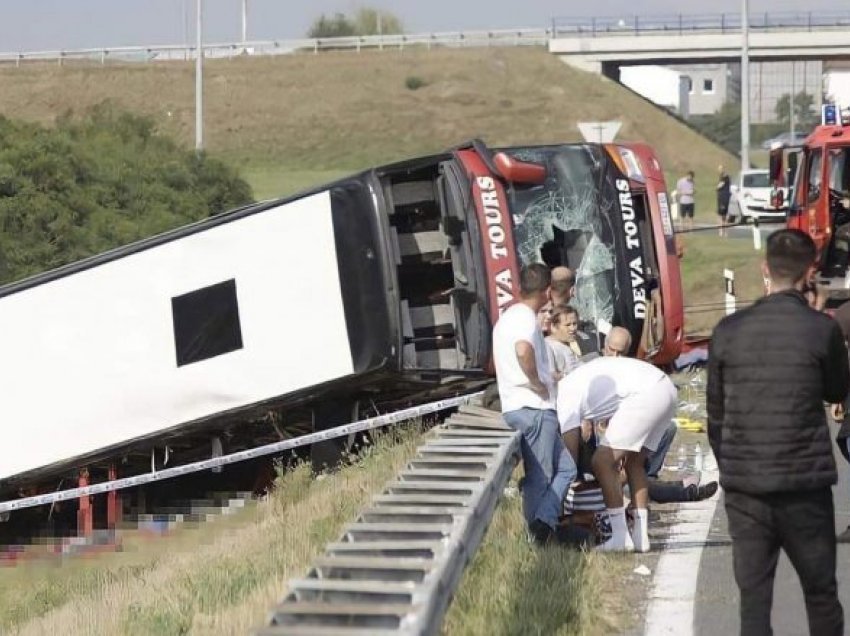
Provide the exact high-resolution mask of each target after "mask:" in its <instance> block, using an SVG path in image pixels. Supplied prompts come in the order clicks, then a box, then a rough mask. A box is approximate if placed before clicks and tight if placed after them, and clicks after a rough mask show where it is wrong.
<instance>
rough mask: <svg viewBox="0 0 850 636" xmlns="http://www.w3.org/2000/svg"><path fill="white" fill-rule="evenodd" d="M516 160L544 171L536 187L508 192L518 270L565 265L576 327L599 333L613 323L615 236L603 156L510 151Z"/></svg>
mask: <svg viewBox="0 0 850 636" xmlns="http://www.w3.org/2000/svg"><path fill="white" fill-rule="evenodd" d="M508 152H509V154H511V155H512V156H514V157H515V158H516V159H518V160H522V161H533V162H536V163H540V164H543V165H545V166H546V169H547V170H546V171H547V179H546V182H545V183H544V184H542V185H532V186H525V185H515V186H512V187H511V188H509V190H508V200H509V205H510V210H511V214H512V217H513V223H514V238H515V241H516V246H517V251H518V254H519V259H520V265H527V264H529V263H544V264H546V265H547V266H549V267H555V266H557V265H566V266H567V267H569V268H570V269H572V270H573V271H574V272H575V276H576V284H575V288H574V293H575V297H574V299H573V300H572V301H571V303H570V304H572V305H574V306H575V308H576V309H577V310H578V311H579V315H580V317H581V320H582V322H591V323H593V325H594V326H595V327H596V328H597V329H599V330H601V331H607V329H606V328H605V326H606V323H607V325H610V324H618V321H617V318H618V316H617V314H618V311H617V297H618V285H617V276H616V271H615V263H616V257H615V232H614V229H613V228H614V226H613V223H614V222H617V219H618V216H619V208H618V206H617V204H616V200H617V197H616V194H614V196H602V194H601V193H602V192H603V191H604V192H611V193H613V192H614V190H613V184H611V185H610V187H611V189H608V185H607V180H608V179H609V178H610V177H609V175H608V174H607V173H608V172H609V171H608V170H607V169H606V168H607V166H608V165H609V160H608V158H607V155H605V153H604V150H603V149H602V148H601V147H599V146H590V145H570V146H547V147H534V148H521V149H512V150H510V151H508Z"/></svg>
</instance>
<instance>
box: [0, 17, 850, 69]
mask: <svg viewBox="0 0 850 636" xmlns="http://www.w3.org/2000/svg"><path fill="white" fill-rule="evenodd" d="M847 27H850V11H784V12H783V11H778V12H773V11H770V12H766V13H755V14H751V15H750V29H751V30H753V31H755V32H758V31H762V32H771V31H812V30H815V29H818V30H823V29H830V28H836V29H838V28H847ZM740 28H741V14H740V13H711V14H682V13H679V14H668V15H655V16H654V15H648V16H638V15H634V16H625V17H620V16H618V17H587V18H574V17H570V18H554V19H553V20H552V22H551V25H550V26H549V27H548V28H519V29H495V30H478V31H445V32H436V33H403V34H392V35H366V36H351V37H338V38H302V39H280V40H257V41H249V42H217V43H210V44H205V45H204V46H203V49H204V57H208V58H231V57H237V56H241V55H285V54H291V53H316V54H317V53H321V52H325V51H350V52H360V51H363V50H404V49H407V48H417V49H438V48H464V47H497V46H545V45H547V44H548V42H549V40H550V39H552V38H558V37H575V36H577V35H578V36H587V37H594V36H604V35H629V34H633V35H642V34H646V35H649V34H669V35H687V34H691V33H712V32H714V33H727V32H735V31H739V30H740ZM195 55H196V49H195V47H194V46H192V45H190V44H152V45H146V46H122V47H96V48H84V49H58V50H51V51H11V52H5V53H4V52H0V64H15V65H21V64H22V63H25V62H32V61H41V62H54V63H57V64H63V63H65V62H66V61H72V60H74V61H86V62H95V63H100V64H107V63H108V62H154V61H176V60H191V59H194V58H195Z"/></svg>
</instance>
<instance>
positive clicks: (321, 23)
mask: <svg viewBox="0 0 850 636" xmlns="http://www.w3.org/2000/svg"><path fill="white" fill-rule="evenodd" d="M396 33H404V28H403V26H402V23H401V20H399V19H398V18H397V17H396V16H395V15H394V14H393V13H391V12H389V11H383V10H380V9H374V8H372V7H363V8H361V9H358V10H357V13H355V14H354V17H353V18H349V17H348V16H346V15H345V14H344V13H335V14H334V15H333V16H332V17H327V16H326V15H325V14H324V13H323V14H322V15H320V16H319V17H318V18H317V19H316V20H315V22H313V24H312V26H311V27H310V30H309V31H308V32H307V37H310V38H338V37H347V36H352V35H378V34H383V35H388V34H396Z"/></svg>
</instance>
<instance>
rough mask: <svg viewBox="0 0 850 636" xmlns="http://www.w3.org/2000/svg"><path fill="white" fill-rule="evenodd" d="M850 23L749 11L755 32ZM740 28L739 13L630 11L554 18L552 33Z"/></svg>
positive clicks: (838, 17) (836, 17) (839, 17)
mask: <svg viewBox="0 0 850 636" xmlns="http://www.w3.org/2000/svg"><path fill="white" fill-rule="evenodd" d="M847 27H850V11H767V12H763V13H750V19H749V28H750V30H751V31H754V32H767V33H769V32H776V31H813V30H823V29H830V28H847ZM740 30H741V14H740V13H707V14H683V13H675V14H666V15H646V16H644V15H631V16H617V17H589V18H575V17H569V18H554V19H553V20H552V27H551V31H552V34H553V37H556V38H557V37H575V36H577V35H580V36H587V37H596V36H610V35H642V34H643V35H664V34H667V35H689V34H692V33H734V32H738V31H740Z"/></svg>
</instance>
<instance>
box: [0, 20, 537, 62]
mask: <svg viewBox="0 0 850 636" xmlns="http://www.w3.org/2000/svg"><path fill="white" fill-rule="evenodd" d="M550 36H551V33H550V31H549V30H548V29H498V30H490V31H446V32H440V33H404V34H398V35H367V36H352V37H339V38H302V39H292V40H258V41H251V42H220V43H210V44H204V46H203V50H204V57H207V58H228V57H237V56H240V55H282V54H289V53H320V52H323V51H353V52H359V51H362V50H366V49H372V50H403V49H405V48H426V49H431V48H459V47H487V46H545V45H546V44H547V43H548V41H549V38H550ZM195 49H196V47H194V46H190V45H186V44H157V45H149V46H123V47H104V48H86V49H63V50H53V51H12V52H6V53H0V63H12V64H16V65H20V64H22V63H24V62H31V61H41V62H45V61H47V62H56V63H58V64H63V63H64V62H66V61H71V60H82V61H89V62H100V63H101V64H106V63H107V62H110V61H115V62H151V61H162V60H165V61H167V60H190V59H194V58H195V54H196V52H195Z"/></svg>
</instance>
